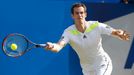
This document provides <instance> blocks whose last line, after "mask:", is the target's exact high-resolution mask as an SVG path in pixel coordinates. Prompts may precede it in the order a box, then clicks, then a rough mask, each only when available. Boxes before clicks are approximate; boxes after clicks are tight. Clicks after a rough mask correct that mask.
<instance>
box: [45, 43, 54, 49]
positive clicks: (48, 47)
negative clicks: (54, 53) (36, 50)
mask: <svg viewBox="0 0 134 75" xmlns="http://www.w3.org/2000/svg"><path fill="white" fill-rule="evenodd" d="M45 48H46V49H47V50H51V49H52V48H53V44H52V43H51V42H47V43H46V47H45Z"/></svg>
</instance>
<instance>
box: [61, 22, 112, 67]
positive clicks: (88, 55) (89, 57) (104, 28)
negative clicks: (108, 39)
mask: <svg viewBox="0 0 134 75" xmlns="http://www.w3.org/2000/svg"><path fill="white" fill-rule="evenodd" d="M86 26H87V29H86V31H85V32H84V33H81V32H79V31H78V30H77V29H76V27H75V25H71V26H69V27H68V28H67V29H65V31H64V33H63V34H62V39H61V40H63V41H65V42H66V43H69V44H70V45H71V46H72V48H73V49H74V50H75V51H76V53H77V54H78V56H79V58H80V63H81V64H93V63H94V62H95V61H96V58H97V57H100V56H103V54H105V52H104V50H103V48H102V43H101V41H102V38H101V34H107V35H110V34H111V32H112V30H113V28H111V27H110V26H108V25H106V24H103V23H99V22H98V21H88V24H87V25H86Z"/></svg>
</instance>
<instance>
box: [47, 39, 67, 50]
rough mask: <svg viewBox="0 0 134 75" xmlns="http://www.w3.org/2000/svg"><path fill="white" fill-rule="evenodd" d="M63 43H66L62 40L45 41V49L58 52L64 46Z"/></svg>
mask: <svg viewBox="0 0 134 75" xmlns="http://www.w3.org/2000/svg"><path fill="white" fill-rule="evenodd" d="M65 44H66V43H65V42H64V41H63V40H61V41H59V42H58V43H51V42H47V45H46V47H45V49H47V50H51V51H53V52H59V51H60V50H61V49H62V48H63V47H64V46H65Z"/></svg>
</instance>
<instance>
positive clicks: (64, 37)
mask: <svg viewBox="0 0 134 75" xmlns="http://www.w3.org/2000/svg"><path fill="white" fill-rule="evenodd" d="M59 41H64V42H65V44H67V43H68V42H69V33H68V31H67V30H65V31H64V32H63V34H62V36H61V39H60V40H59Z"/></svg>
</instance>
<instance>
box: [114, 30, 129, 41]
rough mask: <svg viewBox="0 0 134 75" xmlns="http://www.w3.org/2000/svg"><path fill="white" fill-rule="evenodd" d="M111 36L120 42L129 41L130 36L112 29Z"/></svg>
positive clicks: (122, 31)
mask: <svg viewBox="0 0 134 75" xmlns="http://www.w3.org/2000/svg"><path fill="white" fill-rule="evenodd" d="M111 34H112V35H113V36H115V37H117V38H119V39H121V40H130V34H129V33H128V32H126V31H124V30H122V29H113V31H112V33H111Z"/></svg>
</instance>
